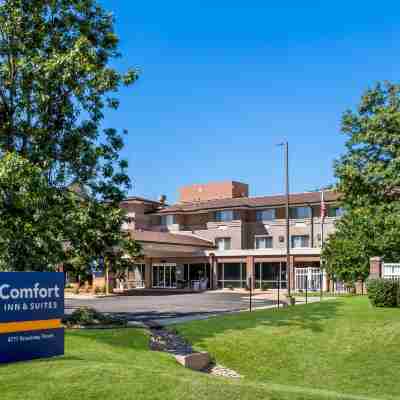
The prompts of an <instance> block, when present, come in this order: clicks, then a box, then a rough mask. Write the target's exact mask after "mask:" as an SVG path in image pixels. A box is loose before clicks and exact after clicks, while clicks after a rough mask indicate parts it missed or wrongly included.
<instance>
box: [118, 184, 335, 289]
mask: <svg viewBox="0 0 400 400" xmlns="http://www.w3.org/2000/svg"><path fill="white" fill-rule="evenodd" d="M323 197H324V206H323V207H324V210H326V212H325V218H323V219H322V218H321V204H322V203H321V198H322V194H321V192H306V193H296V194H291V195H290V201H289V205H290V208H289V211H290V212H289V223H290V236H289V241H290V262H289V265H287V255H286V213H285V202H286V198H285V196H282V195H276V196H263V197H249V188H248V185H247V184H244V183H240V182H234V181H230V182H218V183H208V184H204V185H191V186H185V187H183V188H181V189H180V196H179V201H178V203H177V204H173V205H167V204H165V201H164V200H163V199H161V201H152V200H147V199H143V198H139V197H130V198H127V199H126V200H125V201H124V202H123V203H122V204H121V207H123V208H124V209H125V210H126V212H127V215H128V222H127V223H126V225H125V226H124V229H125V230H127V231H129V232H130V234H131V235H132V237H133V238H135V240H137V241H138V242H139V243H140V244H141V245H142V249H143V250H142V251H143V257H142V258H141V260H139V261H138V263H137V264H136V265H135V266H134V267H133V268H131V269H130V270H129V271H127V274H126V281H127V287H128V288H135V287H145V288H182V289H183V288H198V287H199V286H201V287H202V288H205V287H207V289H225V288H230V289H235V288H246V287H248V285H249V282H251V284H252V285H253V287H254V289H277V288H278V286H279V285H280V287H281V288H283V289H284V288H287V287H288V285H289V284H290V286H291V288H292V289H294V290H302V289H304V288H305V287H304V286H305V285H307V286H308V288H309V289H311V290H312V289H314V290H319V288H320V284H322V285H323V289H326V288H327V282H326V277H325V276H323V279H321V278H320V262H321V260H320V253H321V246H322V242H323V239H324V238H326V237H327V236H328V235H329V234H330V233H332V232H333V230H334V229H335V221H336V220H337V218H339V217H340V215H341V208H340V206H339V203H338V200H339V195H338V193H336V192H333V191H324V193H323ZM289 270H290V274H288V272H289ZM288 275H290V282H288ZM249 278H251V280H250V279H249Z"/></svg>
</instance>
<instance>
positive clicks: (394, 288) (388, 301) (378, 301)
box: [367, 278, 400, 307]
mask: <svg viewBox="0 0 400 400" xmlns="http://www.w3.org/2000/svg"><path fill="white" fill-rule="evenodd" d="M367 290H368V297H369V299H370V301H371V303H372V305H374V306H375V307H400V282H398V281H392V280H388V279H382V278H379V279H370V280H369V281H368V282H367Z"/></svg>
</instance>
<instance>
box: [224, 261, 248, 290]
mask: <svg viewBox="0 0 400 400" xmlns="http://www.w3.org/2000/svg"><path fill="white" fill-rule="evenodd" d="M217 270H218V288H220V289H224V288H244V287H246V264H245V263H218V265H217Z"/></svg>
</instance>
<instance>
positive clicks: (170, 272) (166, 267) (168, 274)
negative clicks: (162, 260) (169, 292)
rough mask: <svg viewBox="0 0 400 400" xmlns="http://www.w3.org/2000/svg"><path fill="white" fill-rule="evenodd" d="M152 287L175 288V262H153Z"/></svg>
mask: <svg viewBox="0 0 400 400" xmlns="http://www.w3.org/2000/svg"><path fill="white" fill-rule="evenodd" d="M153 287H154V288H163V289H164V288H166V289H167V288H176V264H154V265H153Z"/></svg>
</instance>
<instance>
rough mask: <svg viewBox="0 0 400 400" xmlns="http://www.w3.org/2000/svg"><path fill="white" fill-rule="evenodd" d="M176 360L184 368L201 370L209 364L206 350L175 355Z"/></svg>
mask: <svg viewBox="0 0 400 400" xmlns="http://www.w3.org/2000/svg"><path fill="white" fill-rule="evenodd" d="M175 359H176V361H178V363H179V364H181V365H183V366H184V367H185V368H190V369H193V370H195V371H202V370H204V369H206V368H207V367H208V365H209V364H210V355H209V354H208V353H207V352H206V351H202V352H199V353H192V354H187V355H176V356H175Z"/></svg>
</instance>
